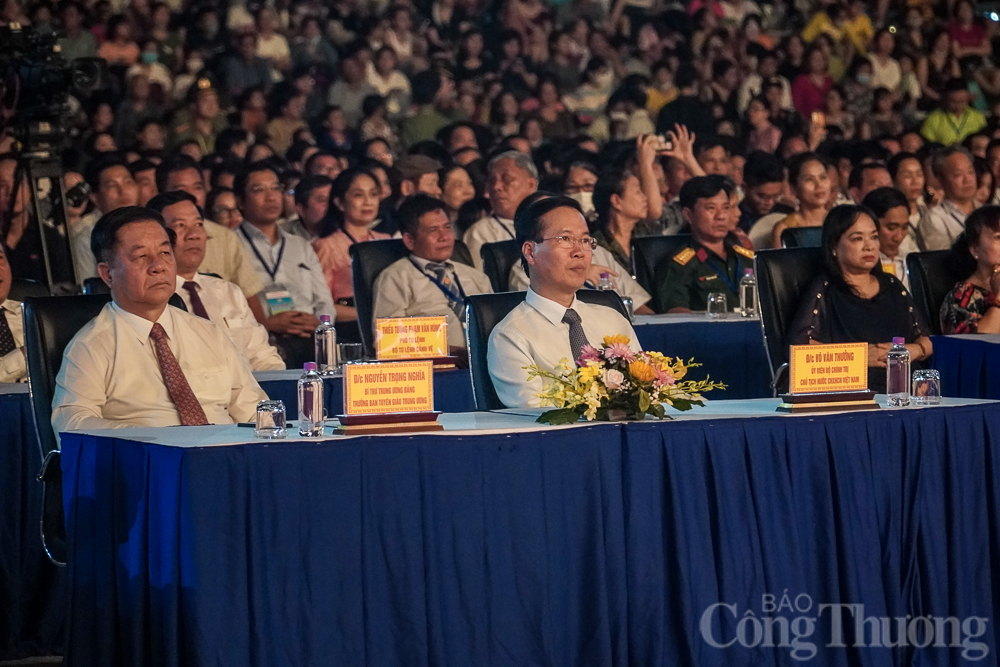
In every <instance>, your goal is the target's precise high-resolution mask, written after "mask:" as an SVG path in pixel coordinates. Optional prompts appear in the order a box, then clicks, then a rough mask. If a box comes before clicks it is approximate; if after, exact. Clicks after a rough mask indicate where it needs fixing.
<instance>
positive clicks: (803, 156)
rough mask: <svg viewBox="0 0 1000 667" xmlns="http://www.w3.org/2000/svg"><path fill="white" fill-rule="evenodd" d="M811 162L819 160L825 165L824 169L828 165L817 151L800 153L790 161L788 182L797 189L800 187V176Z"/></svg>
mask: <svg viewBox="0 0 1000 667" xmlns="http://www.w3.org/2000/svg"><path fill="white" fill-rule="evenodd" d="M810 162H819V163H820V164H821V165H823V168H824V169H825V168H826V167H827V164H826V160H824V159H823V158H822V157H820V156H819V155H817V154H816V153H800V154H798V155H795V156H793V157H792V159H791V160H789V161H788V184H789V185H791V186H792V187H793V188H795V189H796V190H797V189H798V187H799V178H800V177H801V176H802V170H803V169H805V167H806V165H807V164H809V163H810Z"/></svg>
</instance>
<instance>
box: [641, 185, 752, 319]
mask: <svg viewBox="0 0 1000 667" xmlns="http://www.w3.org/2000/svg"><path fill="white" fill-rule="evenodd" d="M733 189H734V188H733V182H732V181H731V180H730V179H728V178H726V177H725V176H718V175H714V176H696V177H695V178H692V179H691V180H689V181H688V182H687V183H685V184H684V187H682V188H681V195H680V205H681V213H682V214H683V215H684V220H685V221H687V223H688V224H689V225H690V226H691V240H690V241H689V242H688V244H687V247H685V248H684V249H683V250H681V251H680V252H679V253H677V254H676V255H674V256H673V257H672V258H671V259H669V260H667V261H665V262H664V266H662V267H661V268H660V270H659V271H658V272H657V273H658V274H659V275H658V276H657V277H658V279H659V284H660V307H661V308H663V310H664V311H665V312H668V313H692V312H695V311H703V310H706V309H707V308H708V295H709V294H712V293H721V294H724V295H725V296H726V304H727V307H728V309H729V310H732V309H733V308H734V307H736V306H739V303H740V292H739V284H740V278H742V277H743V272H744V271H746V270H747V269H752V268H753V251H752V250H747V249H746V248H744V247H743V246H741V245H739V243H738V242H737V239H736V237H735V236H733V235H731V234H730V233H729V228H730V223H731V211H730V208H731V202H730V196H731V195H732V194H733Z"/></svg>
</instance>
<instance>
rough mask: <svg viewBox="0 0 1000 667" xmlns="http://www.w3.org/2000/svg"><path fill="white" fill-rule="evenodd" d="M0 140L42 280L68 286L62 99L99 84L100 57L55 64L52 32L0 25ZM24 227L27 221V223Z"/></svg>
mask: <svg viewBox="0 0 1000 667" xmlns="http://www.w3.org/2000/svg"><path fill="white" fill-rule="evenodd" d="M0 45H3V46H2V48H0V136H2V135H3V134H4V133H5V132H8V133H10V134H11V135H12V136H13V137H14V139H15V140H16V141H17V151H16V153H17V158H18V165H17V170H16V172H15V175H14V183H15V187H14V192H15V193H16V192H17V190H18V188H19V186H18V185H17V184H19V183H21V179H22V178H24V177H25V176H27V179H28V182H29V184H30V186H31V193H32V200H33V202H34V212H35V218H34V219H35V221H36V223H37V225H38V231H39V234H38V236H39V239H40V245H41V249H42V260H43V263H44V275H41V276H38V277H40V278H42V279H43V280H45V282H46V284H47V285H48V286H49V288H50V289H51V290H53V291H54V292H55V291H66V290H69V289H72V286H75V284H76V280H75V276H74V275H73V262H72V259H71V251H70V245H69V238H68V234H67V230H66V209H65V192H64V188H63V179H62V174H63V169H62V164H61V152H62V151H63V150H64V149H65V148H67V147H68V146H67V138H68V136H69V131H68V130H69V128H68V122H67V121H68V119H69V116H70V105H69V96H70V93H75V94H81V95H86V94H89V93H91V92H93V91H95V90H97V89H100V88H103V87H105V86H106V84H107V80H108V74H107V65H106V64H105V62H104V60H102V59H100V58H78V59H76V60H74V61H73V62H67V61H66V59H65V58H63V56H62V54H61V52H60V49H59V44H58V36H57V35H56V34H55V33H40V32H37V31H36V30H34V29H32V28H30V27H22V26H21V25H19V24H17V23H11V24H8V25H6V26H0ZM16 199H17V197H16V194H15V195H14V196H11V201H10V202H9V205H8V207H7V209H8V210H4V211H0V241H2V242H4V243H6V240H7V238H8V231H9V230H10V227H11V224H12V222H13V213H14V205H15V200H16ZM29 224H31V223H29Z"/></svg>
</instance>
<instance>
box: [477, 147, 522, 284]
mask: <svg viewBox="0 0 1000 667" xmlns="http://www.w3.org/2000/svg"><path fill="white" fill-rule="evenodd" d="M537 189H538V169H536V168H535V164H534V163H533V162H532V161H531V157H530V156H528V155H525V154H524V153H521V152H519V151H506V152H504V153H500V154H499V155H497V156H496V157H495V158H493V159H492V160H490V164H489V178H488V180H487V182H486V197H487V198H488V199H489V200H490V207H491V208H492V209H493V214H492V215H489V216H487V217H485V218H483V219H482V220H479V221H478V222H475V223H473V225H472V226H471V227H469V229H468V230H466V232H465V235H464V236H463V237H462V240H463V241H465V245H466V246H468V247H469V252H470V253H472V263H473V264H474V265H475V267H476V268H477V269H479V270H480V271H482V270H483V256H482V254H481V250H482V247H483V245H485V244H487V243H496V242H498V241H509V240H511V239H513V238H515V234H514V213H515V212H517V207H518V205H519V204H520V203H521V201H522V200H523V199H524V198H525V197H527V196H528V195H530V194H531V193H532V192H534V191H535V190H537Z"/></svg>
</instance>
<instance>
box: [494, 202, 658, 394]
mask: <svg viewBox="0 0 1000 667" xmlns="http://www.w3.org/2000/svg"><path fill="white" fill-rule="evenodd" d="M517 240H518V241H519V242H520V243H521V253H522V255H523V258H524V261H525V262H526V263H527V264H528V276H529V280H530V287H529V288H528V294H527V296H526V297H525V300H524V303H522V304H520V305H518V306H517V308H515V309H514V310H512V311H511V312H510V314H508V315H507V317H505V318H504V319H503V320H502V321H501V322H500V323H499V324H498V325H497V326H496V328H494V329H493V332H492V333H491V334H490V339H489V348H488V351H487V364H488V366H489V371H490V377H491V378H492V380H493V386H494V387H495V388H496V391H497V395H498V396H499V398H500V400H501V401H502V402H503V403H504V405H506V406H508V407H539V406H540V405H541V402H540V400H539V398H538V396H537V395H538V394H539V393H541V391H542V389H543V383H542V380H541V378H534V379H532V380H528V372H527V371H526V370H524V367H525V366H529V365H536V366H539V367H540V368H542V369H545V370H554V369H555V367H556V365H557V364H559V363H560V362H561V361H568V362H572V360H574V359H578V358H579V356H580V350H581V349H582V347H583V346H584V345H586V344H592V345H600V344H601V341H602V340H603V339H604V337H605V336H612V335H614V334H623V335H625V336H627V337H628V338H629V341H630V342H629V347H631V348H632V350H633V351H635V352H638V351H639V350H640V349H641V348H640V347H639V343H638V342H637V341H636V337H635V332H634V331H633V330H632V325H631V324H629V321H628V320H627V319H625V318H624V317H623V316H622V315H621V314H620V313H619V312H618V311H617V310H614V309H612V308H607V307H605V306H598V305H593V304H588V303H584V302H582V301H580V300H578V299H577V298H576V292H577V290H579V289H580V288H581V287H583V284H584V282H585V281H586V279H587V271H588V270H589V269H590V264H591V260H592V256H593V249H594V246H596V244H597V243H596V241H595V240H594V239H593V238H592V237H591V236H590V232H589V231H588V229H587V221H586V220H585V219H584V217H583V213H582V212H581V211H580V206H579V204H577V203H576V202H575V201H573V200H572V199H569V198H568V197H549V198H546V199H540V200H538V201H536V202H534V203H533V204H531V205H530V206H528V207H527V208H526V209H525V210H524V211H523V212H522V213H521V214H520V215H518V217H517Z"/></svg>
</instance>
